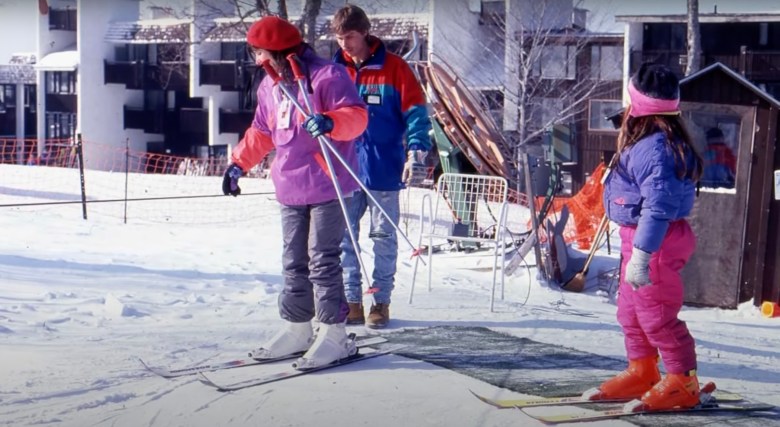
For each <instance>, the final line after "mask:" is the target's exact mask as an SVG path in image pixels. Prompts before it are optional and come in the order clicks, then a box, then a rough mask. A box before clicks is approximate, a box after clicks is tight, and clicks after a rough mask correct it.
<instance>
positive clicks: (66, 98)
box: [46, 93, 78, 113]
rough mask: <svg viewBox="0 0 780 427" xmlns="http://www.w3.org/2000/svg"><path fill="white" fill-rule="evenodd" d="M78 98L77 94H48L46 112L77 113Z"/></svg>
mask: <svg viewBox="0 0 780 427" xmlns="http://www.w3.org/2000/svg"><path fill="white" fill-rule="evenodd" d="M77 102H78V96H77V95H75V94H60V93H47V94H46V111H47V112H57V113H75V112H76V109H77V107H76V104H77Z"/></svg>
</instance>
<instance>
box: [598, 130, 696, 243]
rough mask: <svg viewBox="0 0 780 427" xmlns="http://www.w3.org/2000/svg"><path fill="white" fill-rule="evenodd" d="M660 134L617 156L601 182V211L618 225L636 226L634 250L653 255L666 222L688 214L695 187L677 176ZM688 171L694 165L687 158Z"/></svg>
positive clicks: (645, 139)
mask: <svg viewBox="0 0 780 427" xmlns="http://www.w3.org/2000/svg"><path fill="white" fill-rule="evenodd" d="M665 141H666V135H665V134H664V133H663V132H655V133H652V134H650V135H648V136H646V137H644V138H642V139H640V140H639V141H637V143H636V144H634V145H632V146H630V147H628V148H626V149H624V150H623V152H622V153H621V154H620V161H619V162H618V164H617V166H616V167H615V169H614V170H613V171H612V173H610V174H609V176H608V177H607V180H606V182H605V183H604V208H605V209H606V211H607V215H608V216H609V219H610V220H612V221H614V222H616V223H618V224H620V225H621V226H636V234H634V247H637V248H639V249H641V250H643V251H645V252H650V253H652V252H655V251H657V250H658V249H659V248H660V247H661V242H662V241H663V239H664V236H665V235H666V230H667V229H668V228H669V223H670V222H673V221H676V220H679V219H682V218H685V217H687V216H688V215H689V214H690V213H691V209H692V208H693V202H694V199H695V193H696V184H695V183H694V181H693V180H692V179H690V178H688V177H684V178H683V179H680V178H678V177H677V173H676V167H675V164H674V155H673V153H672V150H671V148H670V147H669V146H668V145H667V144H666V142H665ZM687 162H688V168H689V169H688V170H691V169H692V167H693V165H694V159H693V157H692V156H688V158H687Z"/></svg>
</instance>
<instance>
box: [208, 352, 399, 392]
mask: <svg viewBox="0 0 780 427" xmlns="http://www.w3.org/2000/svg"><path fill="white" fill-rule="evenodd" d="M404 347H405V345H398V346H392V347H388V348H385V349H382V350H377V351H374V352H371V353H365V354H364V353H357V354H355V355H354V356H350V357H348V358H346V359H341V360H339V361H336V362H333V363H331V364H329V365H325V366H319V367H316V368H311V369H306V370H298V369H294V368H289V369H286V370H284V371H281V372H276V373H273V374H270V375H267V376H264V377H258V378H253V379H249V380H244V381H239V382H236V383H232V384H218V383H216V382H214V381H213V380H212V379H210V378H209V377H207V376H206V375H205V374H204V373H203V372H200V373H199V375H200V378H199V379H200V382H201V383H203V384H205V385H207V386H210V387H214V388H216V389H217V390H219V391H235V390H241V389H244V388H249V387H256V386H259V385H263V384H269V383H272V382H276V381H281V380H286V379H290V378H295V377H300V376H303V375H308V374H311V373H314V372H319V371H324V370H326V369H332V368H337V367H339V366H344V365H348V364H350V363H355V362H360V361H363V360H368V359H373V358H375V357H379V356H384V355H386V354H390V353H392V352H394V351H398V350H400V349H402V348H404Z"/></svg>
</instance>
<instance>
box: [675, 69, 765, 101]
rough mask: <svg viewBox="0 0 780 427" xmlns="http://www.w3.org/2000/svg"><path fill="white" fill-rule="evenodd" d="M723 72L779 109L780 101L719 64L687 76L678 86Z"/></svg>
mask: <svg viewBox="0 0 780 427" xmlns="http://www.w3.org/2000/svg"><path fill="white" fill-rule="evenodd" d="M717 71H720V72H723V73H725V74H727V75H728V76H730V77H731V78H733V79H734V80H736V81H737V82H739V83H740V84H741V85H742V86H744V87H745V88H746V89H748V90H749V91H751V92H753V93H754V94H756V96H758V97H759V98H761V99H763V100H765V101H766V102H768V103H769V104H771V105H772V106H774V107H775V108H780V101H778V100H777V99H775V97H773V96H772V95H770V94H769V93H767V92H766V91H765V90H763V89H761V88H760V87H758V86H756V85H755V84H753V83H752V82H751V81H750V80H748V79H746V78H745V77H744V76H743V75H741V74H739V73H738V72H736V71H734V70H732V69H731V68H729V67H727V66H725V65H723V64H722V63H720V62H716V63H714V64H712V65H709V66H707V67H705V68H702V69H701V70H699V71H697V72H695V73H693V74H691V75H690V76H687V77H685V78H683V79H682V80H680V86H684V85H685V84H687V83H690V82H692V81H694V80H696V79H698V78H699V77H701V76H704V75H705V74H709V73H713V72H717Z"/></svg>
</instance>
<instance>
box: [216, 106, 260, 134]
mask: <svg viewBox="0 0 780 427" xmlns="http://www.w3.org/2000/svg"><path fill="white" fill-rule="evenodd" d="M254 117H255V112H254V111H238V110H224V109H220V110H219V133H237V134H239V135H243V134H244V131H246V129H247V128H248V127H249V125H251V124H252V120H253V119H254Z"/></svg>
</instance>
